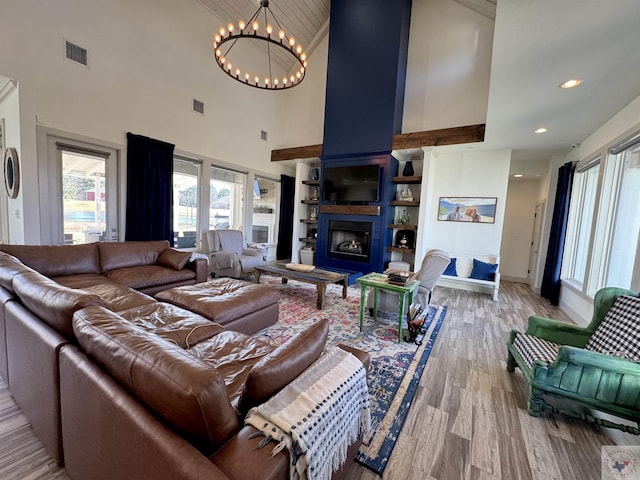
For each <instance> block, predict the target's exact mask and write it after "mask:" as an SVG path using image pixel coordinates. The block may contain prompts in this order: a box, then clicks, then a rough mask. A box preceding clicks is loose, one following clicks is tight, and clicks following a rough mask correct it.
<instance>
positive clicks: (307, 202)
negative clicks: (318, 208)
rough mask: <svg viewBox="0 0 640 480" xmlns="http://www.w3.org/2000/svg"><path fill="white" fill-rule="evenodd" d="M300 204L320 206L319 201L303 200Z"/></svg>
mask: <svg viewBox="0 0 640 480" xmlns="http://www.w3.org/2000/svg"><path fill="white" fill-rule="evenodd" d="M300 202H301V203H304V204H305V205H318V200H301V201H300Z"/></svg>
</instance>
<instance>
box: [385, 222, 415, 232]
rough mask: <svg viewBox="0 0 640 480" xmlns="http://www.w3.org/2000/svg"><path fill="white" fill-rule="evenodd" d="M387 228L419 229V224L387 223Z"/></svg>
mask: <svg viewBox="0 0 640 480" xmlns="http://www.w3.org/2000/svg"><path fill="white" fill-rule="evenodd" d="M387 228H397V229H398V230H416V231H417V230H418V225H410V224H408V223H393V224H391V225H387Z"/></svg>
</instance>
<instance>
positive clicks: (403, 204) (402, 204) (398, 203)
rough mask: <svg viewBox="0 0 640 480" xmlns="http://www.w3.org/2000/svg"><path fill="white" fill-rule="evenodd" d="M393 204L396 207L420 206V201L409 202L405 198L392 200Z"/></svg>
mask: <svg viewBox="0 0 640 480" xmlns="http://www.w3.org/2000/svg"><path fill="white" fill-rule="evenodd" d="M391 205H393V206H394V207H419V206H420V202H418V201H413V202H407V201H405V200H391Z"/></svg>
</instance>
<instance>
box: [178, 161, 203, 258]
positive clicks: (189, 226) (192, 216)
mask: <svg viewBox="0 0 640 480" xmlns="http://www.w3.org/2000/svg"><path fill="white" fill-rule="evenodd" d="M199 171H200V163H198V162H195V161H193V160H187V159H183V158H177V157H176V158H174V159H173V232H174V245H175V246H176V248H195V247H196V242H197V239H198V238H199V235H198V231H199V229H198V224H199V222H198V204H199V200H198V173H199Z"/></svg>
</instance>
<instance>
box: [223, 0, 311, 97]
mask: <svg viewBox="0 0 640 480" xmlns="http://www.w3.org/2000/svg"><path fill="white" fill-rule="evenodd" d="M254 40H255V41H260V42H264V44H265V46H266V52H267V56H266V62H264V63H263V65H262V67H259V66H257V65H254V70H253V72H252V71H250V70H249V69H245V68H244V67H240V65H238V64H237V62H235V61H232V60H231V56H230V55H229V54H230V53H231V50H232V49H233V48H234V47H235V46H236V45H240V43H239V42H241V43H244V44H247V43H250V42H251V41H254ZM272 49H273V50H274V52H272ZM213 50H214V52H215V59H216V63H217V64H218V66H219V67H220V68H221V69H222V71H223V72H224V73H226V74H227V75H229V76H230V77H231V78H233V79H235V80H237V81H239V82H241V83H243V84H245V85H249V86H251V87H255V88H261V89H264V90H284V89H287V88H292V87H295V86H296V85H298V84H299V83H300V82H302V80H303V79H304V74H305V71H306V69H307V54H306V53H304V52H303V51H302V46H301V45H296V40H295V38H293V37H289V36H288V35H287V34H286V32H285V31H284V29H283V28H282V25H281V24H280V22H279V21H278V19H277V18H276V16H275V15H274V14H273V11H271V9H270V8H269V0H260V6H259V7H258V9H257V10H256V12H255V13H254V14H253V16H252V17H251V18H250V19H249V21H248V22H247V23H245V22H244V21H242V20H241V21H239V22H238V24H237V25H234V24H233V23H229V24H228V25H227V27H226V28H225V27H222V28H220V31H219V32H218V33H217V34H216V35H215V36H214V39H213ZM276 50H281V51H284V52H286V55H287V56H288V57H289V58H291V57H293V59H295V65H296V68H297V67H298V66H299V68H297V71H295V73H293V74H285V75H274V72H273V68H272V58H271V55H272V53H274V54H275V51H276ZM259 68H261V69H262V70H260V71H257V69H259Z"/></svg>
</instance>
